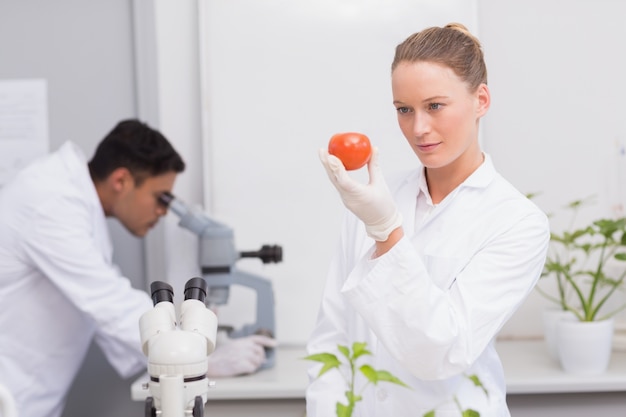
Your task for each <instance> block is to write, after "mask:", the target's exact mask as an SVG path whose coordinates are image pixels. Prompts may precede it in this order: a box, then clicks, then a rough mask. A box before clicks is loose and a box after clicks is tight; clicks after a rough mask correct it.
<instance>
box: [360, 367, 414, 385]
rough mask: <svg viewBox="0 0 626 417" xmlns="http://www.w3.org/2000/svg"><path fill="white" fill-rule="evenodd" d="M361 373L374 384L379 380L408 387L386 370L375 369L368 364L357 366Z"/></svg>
mask: <svg viewBox="0 0 626 417" xmlns="http://www.w3.org/2000/svg"><path fill="white" fill-rule="evenodd" d="M359 370H360V371H361V373H362V374H363V375H364V376H365V378H367V380H368V381H370V382H371V383H372V384H374V385H376V384H378V383H379V382H381V381H383V382H391V383H393V384H396V385H401V386H403V387H406V388H410V387H409V386H408V385H407V384H405V383H404V382H402V381H401V380H400V379H399V378H396V377H395V376H393V375H392V374H391V373H390V372H388V371H377V370H375V369H374V368H372V367H371V366H369V365H363V366H361V367H360V368H359Z"/></svg>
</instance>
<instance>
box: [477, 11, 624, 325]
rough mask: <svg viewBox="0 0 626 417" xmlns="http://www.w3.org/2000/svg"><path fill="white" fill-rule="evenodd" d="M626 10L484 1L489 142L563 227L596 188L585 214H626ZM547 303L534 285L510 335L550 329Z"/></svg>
mask: <svg viewBox="0 0 626 417" xmlns="http://www.w3.org/2000/svg"><path fill="white" fill-rule="evenodd" d="M624 16H626V3H624V2H622V1H615V0H596V1H588V0H568V1H565V2H564V1H558V0H548V1H546V0H525V1H513V2H501V1H498V0H481V1H480V7H479V23H480V33H479V35H480V37H481V39H482V41H483V45H484V49H485V54H486V55H485V57H486V60H487V65H488V69H489V86H490V88H491V93H492V107H491V110H490V111H489V114H488V115H487V116H486V118H485V119H484V121H483V133H484V145H485V149H486V150H487V151H488V152H490V153H491V155H492V156H493V159H494V161H495V163H496V166H497V168H498V169H499V170H500V172H501V173H502V174H503V175H504V176H505V177H506V178H508V179H509V180H510V181H511V182H512V183H513V184H514V185H515V186H517V187H518V188H519V189H520V191H522V192H524V193H529V192H533V193H535V192H538V193H540V195H538V196H537V197H536V198H535V201H536V202H537V204H538V205H539V206H540V207H541V208H542V209H543V210H544V211H546V212H547V213H550V214H553V215H554V216H553V217H551V223H552V227H553V228H554V229H555V230H561V229H562V228H563V227H565V226H567V223H568V222H569V221H570V216H568V213H567V212H566V211H564V210H562V207H563V206H565V205H566V204H567V203H569V202H570V201H572V200H575V199H581V198H585V197H587V196H591V195H595V196H596V201H597V204H595V205H593V206H589V207H588V208H587V209H585V210H583V211H581V213H580V217H579V221H580V222H584V223H587V222H589V221H590V220H593V219H597V218H600V217H603V216H614V215H624V214H625V211H624V205H625V204H626V154H624V146H626V117H625V116H624V115H625V114H626V102H624V100H623V98H624V97H625V96H626V77H624V74H626V48H624V40H625V39H626V26H624V24H623V18H624ZM581 224H582V223H581ZM544 284H545V283H543V282H542V283H541V285H544ZM546 304H547V303H546V301H545V300H544V299H543V298H542V297H540V296H539V294H538V293H533V294H532V295H531V298H530V299H529V300H528V302H527V303H526V305H525V306H524V307H523V308H522V309H521V310H520V311H519V313H518V314H517V315H516V316H515V317H514V318H513V320H512V321H510V322H509V324H508V325H507V327H506V328H505V329H504V331H503V333H502V335H503V336H511V335H512V336H520V335H538V334H540V333H541V327H540V326H541V317H540V313H541V310H542V306H544V305H546Z"/></svg>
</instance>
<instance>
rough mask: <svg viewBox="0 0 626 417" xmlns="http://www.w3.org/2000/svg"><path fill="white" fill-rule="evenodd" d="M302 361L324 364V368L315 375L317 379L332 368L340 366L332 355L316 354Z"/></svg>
mask: <svg viewBox="0 0 626 417" xmlns="http://www.w3.org/2000/svg"><path fill="white" fill-rule="evenodd" d="M304 359H306V360H309V361H316V362H321V363H323V364H324V366H323V367H322V369H321V370H320V373H319V374H317V376H318V378H319V377H320V376H322V375H323V374H325V373H326V372H328V371H329V370H331V369H333V368H339V366H340V365H341V362H339V359H337V357H336V356H335V355H333V354H332V353H316V354H313V355H309V356H306V357H305V358H304Z"/></svg>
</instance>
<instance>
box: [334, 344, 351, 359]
mask: <svg viewBox="0 0 626 417" xmlns="http://www.w3.org/2000/svg"><path fill="white" fill-rule="evenodd" d="M337 349H339V352H341V354H342V355H343V356H345V357H346V359H348V360H350V349H348V347H347V346H343V345H337Z"/></svg>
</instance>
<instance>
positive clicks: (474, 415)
mask: <svg viewBox="0 0 626 417" xmlns="http://www.w3.org/2000/svg"><path fill="white" fill-rule="evenodd" d="M463 417H480V413H479V412H478V411H476V410H472V409H470V408H468V409H467V410H463Z"/></svg>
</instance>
